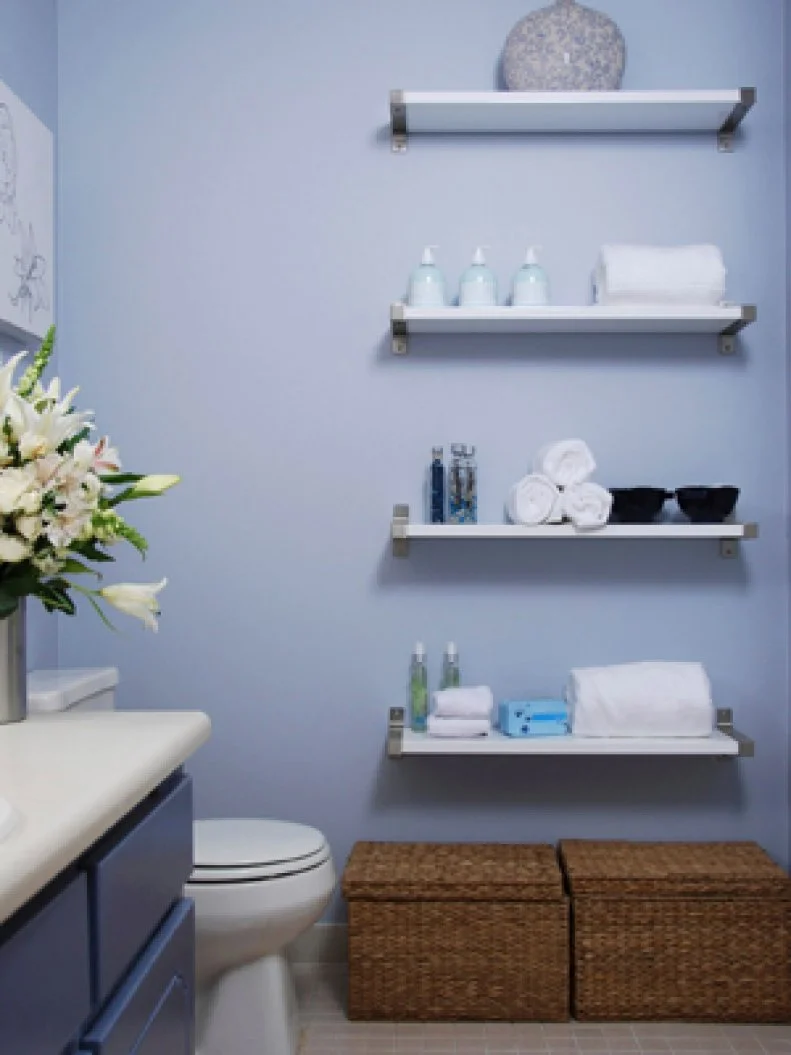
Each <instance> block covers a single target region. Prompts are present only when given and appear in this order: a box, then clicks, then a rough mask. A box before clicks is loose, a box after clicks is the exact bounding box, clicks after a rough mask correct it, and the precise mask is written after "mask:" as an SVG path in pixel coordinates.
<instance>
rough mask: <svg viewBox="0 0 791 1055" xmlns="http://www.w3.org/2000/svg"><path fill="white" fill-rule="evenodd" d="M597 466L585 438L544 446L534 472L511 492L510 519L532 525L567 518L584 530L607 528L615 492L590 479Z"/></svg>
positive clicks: (535, 461)
mask: <svg viewBox="0 0 791 1055" xmlns="http://www.w3.org/2000/svg"><path fill="white" fill-rule="evenodd" d="M595 469H596V461H595V459H594V457H593V454H592V453H591V450H590V448H589V447H588V445H587V443H585V442H584V441H583V440H560V441H559V442H558V443H551V444H549V445H548V446H546V447H543V448H542V449H541V450H540V451H539V452H538V455H537V456H536V458H535V460H534V462H533V471H532V472H531V473H528V475H527V476H524V477H522V479H521V480H518V481H517V482H516V483H515V484H514V485H513V487H512V488H511V490H510V491H509V493H508V499H507V501H506V512H507V514H508V518H509V520H511V521H512V522H513V523H514V524H525V525H528V526H530V527H535V526H536V525H538V524H559V523H561V522H562V521H563V520H564V519H568V520H570V521H571V522H572V524H573V525H574V526H575V527H576V528H579V529H580V530H591V529H594V528H600V527H604V525H605V524H606V523H607V521H608V519H609V517H610V510H611V509H612V495H611V494H610V492H609V491H607V490H606V489H605V488H604V487H600V486H599V485H598V484H596V483H593V481H592V480H591V479H590V478H591V476H592V475H593V473H594V471H595Z"/></svg>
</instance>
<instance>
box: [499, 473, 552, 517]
mask: <svg viewBox="0 0 791 1055" xmlns="http://www.w3.org/2000/svg"><path fill="white" fill-rule="evenodd" d="M559 499H560V492H559V491H558V489H557V487H555V485H554V484H553V483H552V481H551V480H550V479H549V477H548V476H542V475H541V474H540V473H530V474H529V475H527V476H523V477H522V479H521V480H518V481H517V482H516V483H515V484H514V486H513V487H512V488H511V490H510V491H509V492H508V500H507V502H506V504H505V508H506V512H507V513H508V519H509V520H510V521H511V522H512V523H514V524H527V525H528V526H535V525H536V524H544V523H546V522H547V521H548V520H550V519H551V517H552V514H553V512H554V511H555V509H556V507H557V504H558V501H559Z"/></svg>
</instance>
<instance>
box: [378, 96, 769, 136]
mask: <svg viewBox="0 0 791 1055" xmlns="http://www.w3.org/2000/svg"><path fill="white" fill-rule="evenodd" d="M755 101H756V91H755V88H732V89H726V90H722V91H633V92H624V91H614V92H407V91H393V92H391V93H390V125H391V130H392V135H393V150H395V151H398V152H401V151H403V150H406V144H407V138H408V136H410V135H426V134H435V133H456V134H459V133H462V134H470V133H473V134H476V133H497V134H508V133H521V134H539V135H540V134H545V133H555V132H565V133H597V132H598V133H612V132H632V133H641V132H642V133H646V132H648V133H654V132H712V133H716V135H717V139H718V143H719V147H720V150H723V151H729V150H732V149H733V135H734V133H735V131H736V129H737V128H738V126H739V125H740V124H741V122H742V120H743V119H744V117H745V116H746V115H747V113H748V111H749V110H750V109H751V107H752V106H754V105H755Z"/></svg>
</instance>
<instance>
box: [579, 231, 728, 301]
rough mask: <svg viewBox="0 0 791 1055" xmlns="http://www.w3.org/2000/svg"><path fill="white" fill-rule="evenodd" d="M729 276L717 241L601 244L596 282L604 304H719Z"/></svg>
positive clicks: (597, 292) (598, 297) (597, 293)
mask: <svg viewBox="0 0 791 1055" xmlns="http://www.w3.org/2000/svg"><path fill="white" fill-rule="evenodd" d="M726 275H727V272H726V270H725V264H724V262H723V259H722V253H721V251H720V250H719V249H718V247H717V246H715V245H681V246H658V245H603V246H602V247H601V250H600V253H599V260H598V263H597V266H596V270H595V272H594V284H595V286H596V299H597V300H598V302H599V303H600V304H640V303H642V304H701V305H703V304H720V303H721V302H722V301H723V299H724V297H725V279H726Z"/></svg>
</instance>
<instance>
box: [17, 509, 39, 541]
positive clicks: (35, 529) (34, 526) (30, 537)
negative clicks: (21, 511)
mask: <svg viewBox="0 0 791 1055" xmlns="http://www.w3.org/2000/svg"><path fill="white" fill-rule="evenodd" d="M15 527H16V529H17V531H18V532H19V534H20V535H21V536H22V538H23V539H25V540H26V541H27V542H34V541H35V540H36V539H37V538H38V537H39V535H40V534H41V527H42V520H41V517H40V516H27V515H25V516H19V517H17V518H16V523H15Z"/></svg>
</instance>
